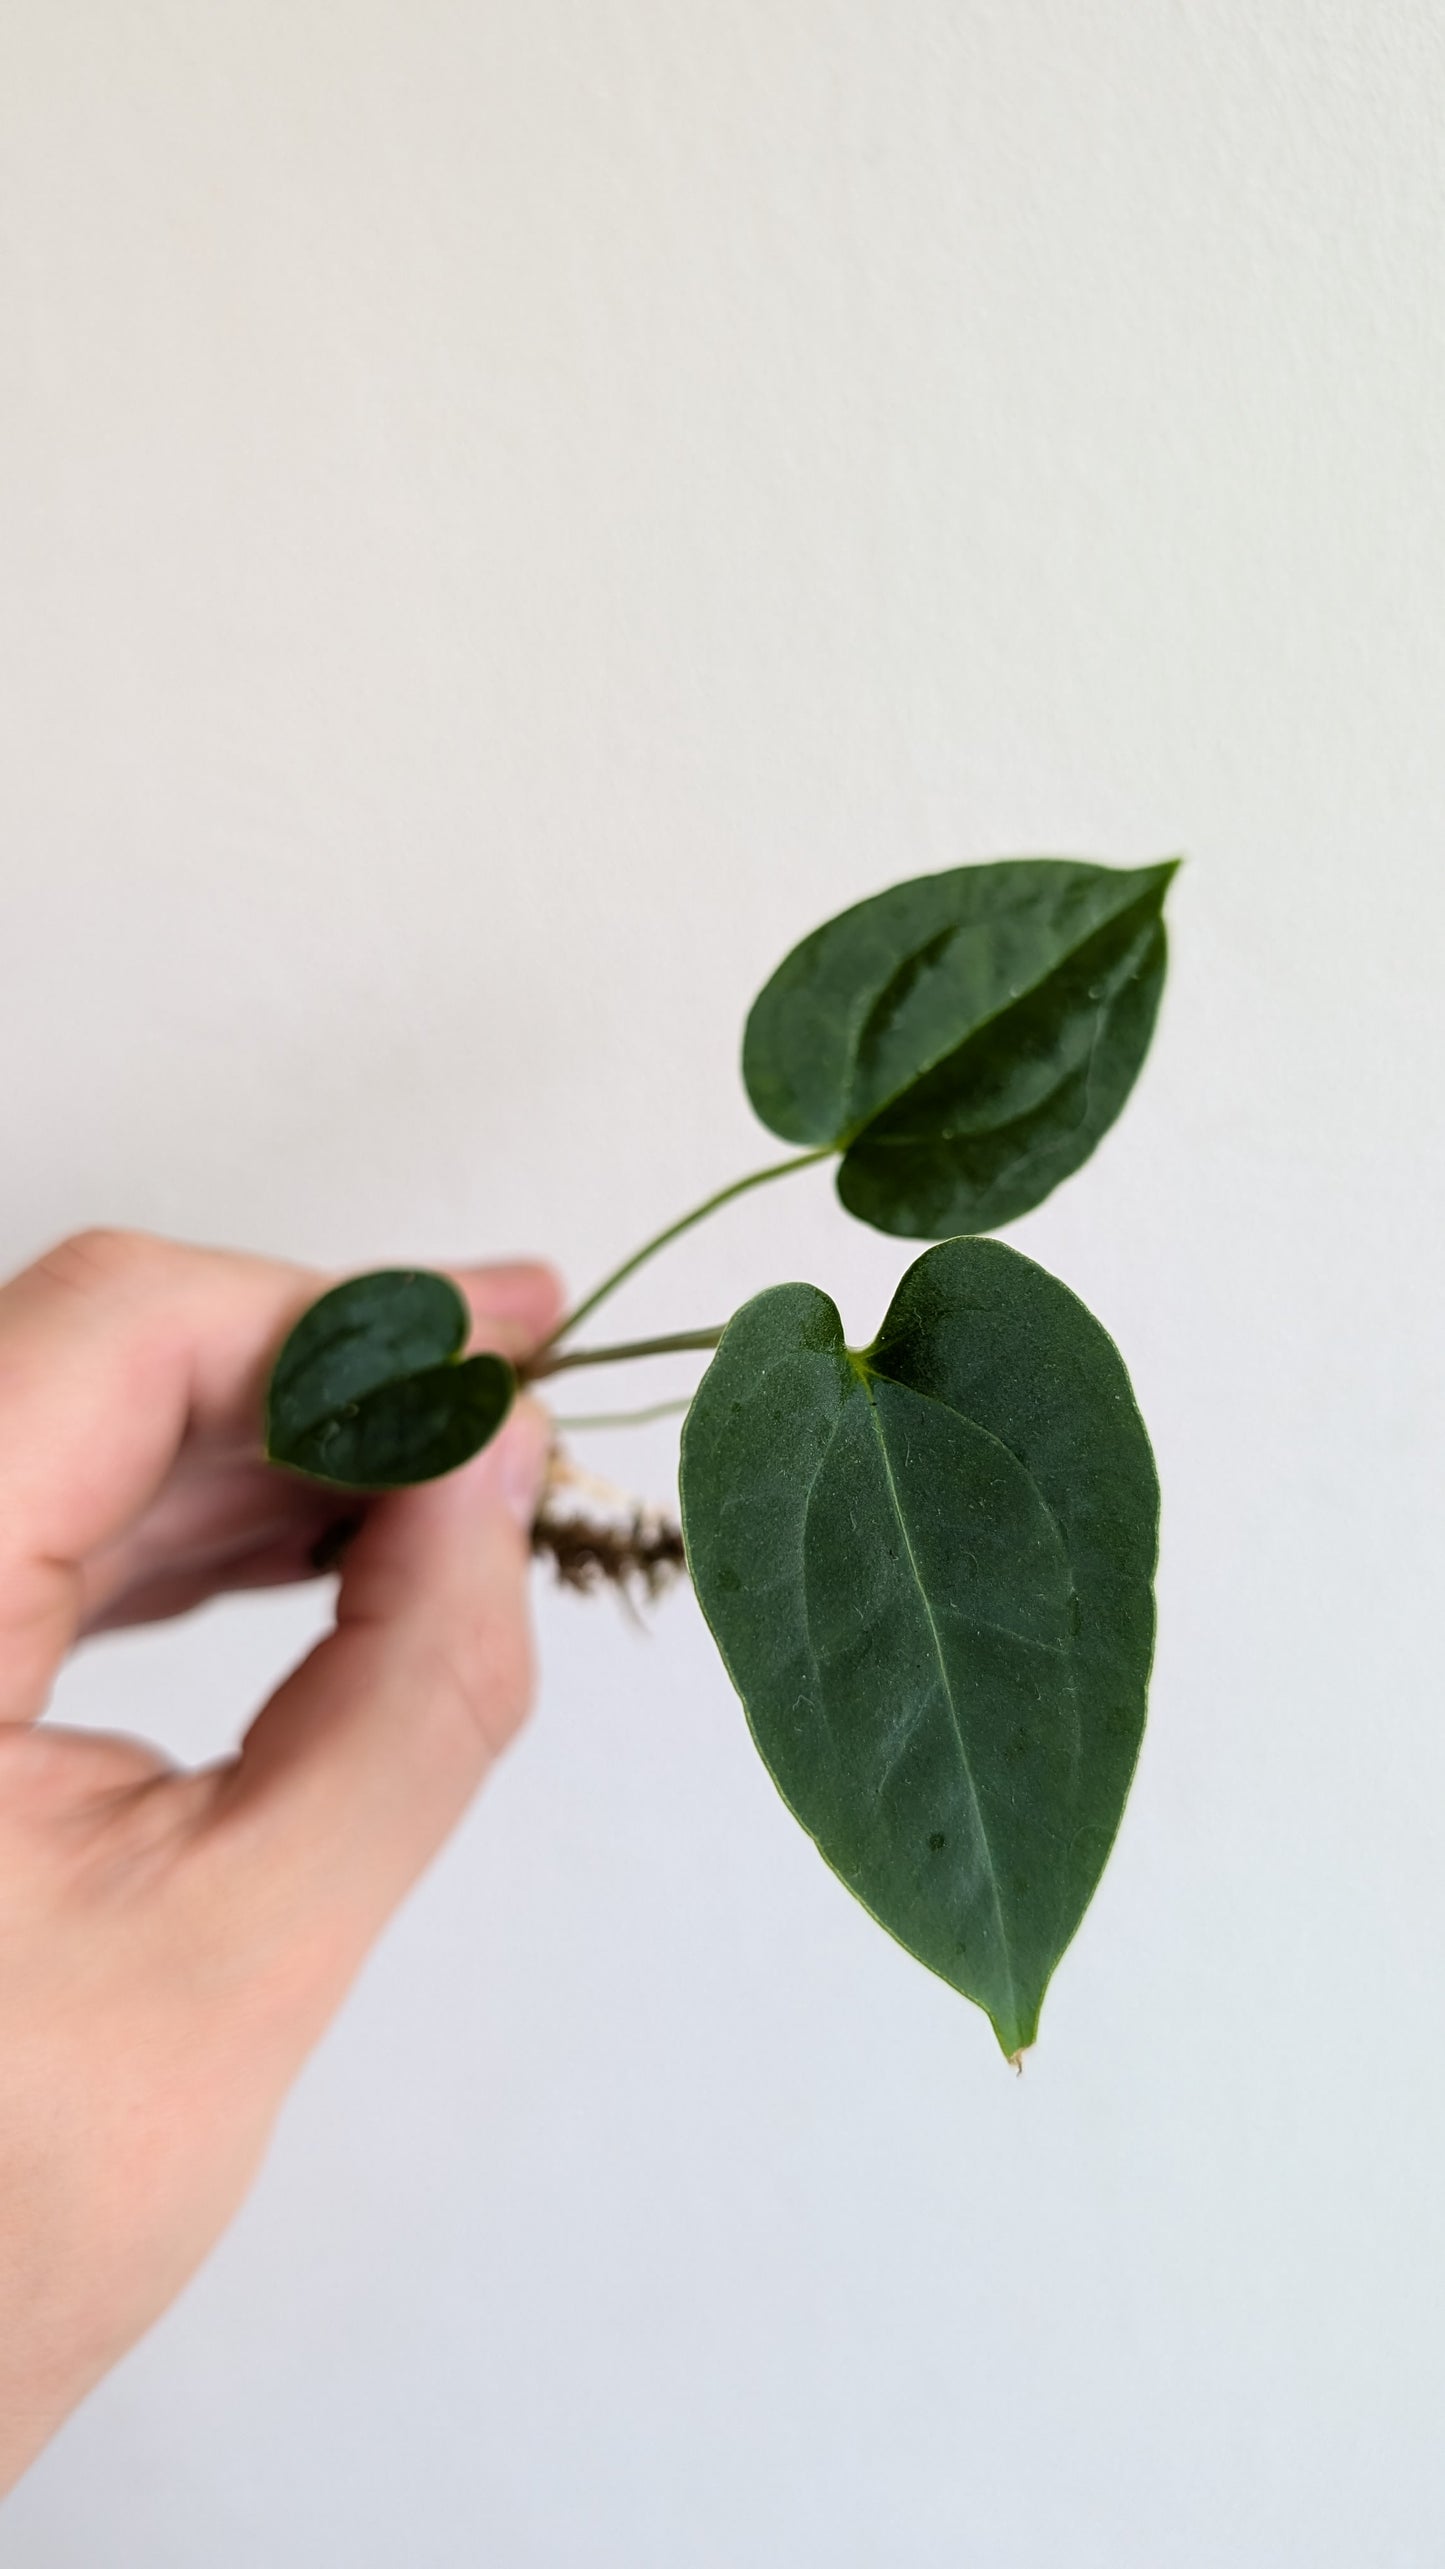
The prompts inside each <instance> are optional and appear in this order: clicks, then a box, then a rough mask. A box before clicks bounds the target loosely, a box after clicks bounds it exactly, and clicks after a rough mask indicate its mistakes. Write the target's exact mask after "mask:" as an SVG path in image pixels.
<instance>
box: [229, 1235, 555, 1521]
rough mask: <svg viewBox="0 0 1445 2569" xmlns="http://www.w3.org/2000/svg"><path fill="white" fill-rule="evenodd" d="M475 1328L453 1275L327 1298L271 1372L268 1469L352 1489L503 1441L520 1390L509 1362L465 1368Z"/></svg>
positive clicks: (357, 1285) (379, 1485)
mask: <svg viewBox="0 0 1445 2569" xmlns="http://www.w3.org/2000/svg"><path fill="white" fill-rule="evenodd" d="M470 1327H471V1315H470V1313H469V1312H468V1309H467V1306H466V1303H465V1301H464V1300H463V1298H462V1296H461V1294H460V1293H459V1292H458V1290H457V1287H456V1286H455V1285H454V1284H453V1283H452V1282H451V1281H450V1279H449V1278H448V1277H446V1276H436V1275H427V1274H422V1273H418V1272H416V1271H415V1270H413V1269H409V1268H408V1269H400V1268H396V1269H393V1268H387V1269H384V1270H383V1271H382V1272H380V1273H379V1274H376V1275H369V1276H353V1277H352V1278H351V1279H350V1281H349V1282H348V1283H346V1284H340V1285H337V1286H335V1287H334V1288H333V1290H332V1291H331V1292H330V1293H325V1294H323V1295H322V1296H321V1299H320V1301H319V1302H313V1304H312V1305H311V1308H310V1310H309V1311H307V1312H304V1313H303V1314H302V1317H301V1318H300V1320H298V1322H297V1324H296V1326H295V1328H294V1329H293V1330H292V1332H291V1335H290V1337H289V1338H288V1339H287V1341H286V1344H285V1346H284V1347H283V1348H282V1350H281V1353H280V1355H279V1356H278V1358H277V1360H276V1366H275V1370H274V1372H273V1374H272V1376H271V1385H270V1391H269V1394H268V1397H267V1404H266V1451H267V1454H268V1455H269V1457H270V1459H271V1461H272V1462H273V1463H285V1464H288V1465H289V1466H290V1467H291V1469H292V1470H293V1471H296V1472H305V1473H307V1474H308V1475H309V1476H310V1477H311V1478H312V1479H313V1480H319V1481H334V1482H336V1483H338V1484H339V1485H340V1486H341V1487H343V1488H346V1489H355V1490H389V1489H399V1488H402V1487H404V1486H405V1485H406V1484H408V1483H410V1482H413V1481H434V1480H436V1479H437V1478H438V1477H439V1476H440V1474H441V1473H443V1472H451V1471H454V1470H455V1469H456V1467H457V1465H458V1464H459V1463H465V1462H467V1461H468V1460H469V1459H470V1457H471V1456H472V1455H473V1454H476V1453H478V1452H479V1451H480V1449H481V1448H482V1446H483V1445H485V1444H486V1443H487V1441H488V1439H489V1438H490V1437H492V1436H494V1435H495V1434H496V1432H497V1429H498V1428H499V1427H500V1426H501V1424H502V1421H503V1419H504V1418H505V1417H506V1415H507V1411H508V1410H509V1408H510V1407H511V1404H512V1396H513V1393H514V1391H515V1389H516V1380H515V1377H514V1375H513V1372H512V1368H511V1366H510V1365H509V1364H508V1363H507V1362H506V1360H505V1358H504V1357H501V1356H471V1357H468V1358H467V1359H466V1360H465V1362H463V1361H461V1351H462V1349H463V1347H464V1346H465V1345H466V1341H467V1333H468V1331H469V1329H470Z"/></svg>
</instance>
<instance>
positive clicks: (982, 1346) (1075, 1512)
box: [682, 1240, 1158, 2057]
mask: <svg viewBox="0 0 1445 2569" xmlns="http://www.w3.org/2000/svg"><path fill="white" fill-rule="evenodd" d="M682 1509H683V1526H684V1531H685V1535H686V1541H687V1554H688V1562H689V1566H690V1568H691V1571H692V1576H693V1579H694V1582H695V1584H696V1587H697V1593H698V1596H699V1599H700V1600H701V1603H702V1607H703V1611H704V1613H705V1614H706V1616H707V1619H708V1622H709V1624H710V1625H711V1627H712V1630H713V1633H714V1636H715V1638H716V1640H717V1643H718V1646H719V1648H720V1650H721V1652H722V1655H723V1658H724V1660H725V1662H726V1664H727V1668H728V1671H729V1674H730V1675H731V1677H732V1679H733V1683H734V1684H735V1686H736V1687H737V1689H738V1692H739V1694H740V1695H741V1697H742V1700H743V1705H744V1709H745V1711H746V1713H747V1718H748V1722H749V1726H750V1728H751V1730H752V1734H753V1737H754V1740H755V1741H756V1743H757V1746H758V1748H759V1750H760V1751H761V1753H762V1756H763V1759H764V1761H765V1763H766V1764H767V1766H768V1768H769V1770H770V1772H771V1774H772V1776H773V1779H774V1781H775V1783H776V1784H777V1786H778V1789H779V1791H780V1792H781V1794H782V1795H783V1798H784V1800H785V1801H786V1802H787V1803H788V1805H789V1806H790V1808H791V1809H792V1811H793V1812H794V1813H795V1815H796V1816H797V1818H798V1819H799V1820H800V1821H801V1822H802V1824H803V1826H804V1828H805V1829H807V1830H808V1831H809V1833H810V1835H811V1836H812V1837H813V1838H814V1840H815V1841H816V1843H817V1845H818V1848H819V1850H820V1852H821V1853H822V1855H823V1856H824V1857H825V1858H826V1860H827V1862H828V1863H829V1864H830V1865H831V1866H832V1867H833V1870H834V1871H835V1872H836V1873H838V1874H839V1875H841V1877H842V1879H843V1881H844V1882H845V1883H846V1884H847V1885H848V1888H849V1890H850V1891H852V1892H853V1893H855V1895H856V1896H857V1898H858V1899H859V1900H861V1901H862V1902H863V1903H864V1905H865V1907H867V1908H868V1909H869V1910H871V1912H872V1913H873V1915H874V1917H875V1918H877V1919H878V1920H879V1922H880V1924H881V1925H883V1926H885V1927H886V1928H887V1929H888V1930H889V1932H890V1933H891V1934H892V1935H894V1936H896V1937H897V1939H898V1941H899V1942H900V1944H903V1945H905V1946H906V1947H907V1949H908V1951H909V1952H910V1953H912V1954H915V1955H916V1956H917V1957H918V1959H919V1961H920V1962H923V1963H926V1964H927V1965H928V1967H929V1969H930V1970H932V1971H936V1972H938V1973H939V1974H940V1975H941V1977H942V1978H943V1979H944V1980H946V1981H948V1982H950V1983H951V1984H952V1986H953V1987H954V1988H955V1989H958V1990H961V1991H962V1992H963V1994H964V1996H965V1997H967V1998H971V1999H973V2000H975V2001H976V2002H977V2004H978V2005H979V2006H981V2007H983V2008H984V2009H986V2011H987V2013H988V2014H989V2016H990V2017H991V2018H992V2021H993V2024H994V2028H995V2031H996V2032H997V2035H998V2039H999V2042H1000V2043H1001V2045H1002V2047H1003V2049H1004V2051H1005V2053H1007V2054H1008V2055H1009V2056H1010V2057H1012V2056H1013V2055H1014V2054H1016V2053H1017V2052H1019V2051H1021V2050H1022V2049H1023V2048H1024V2047H1025V2046H1026V2045H1027V2044H1029V2043H1031V2042H1032V2041H1033V2039H1034V2035H1035V2031H1036V2028H1037V2024H1038V2015H1039V2008H1040V2005H1041V2003H1042V2000H1043V1995H1044V1991H1045V1989H1046V1987H1047V1985H1048V1981H1049V1978H1050V1975H1051V1974H1052V1972H1053V1970H1054V1966H1055V1964H1056V1963H1057V1962H1058V1959H1059V1956H1060V1955H1061V1954H1062V1952H1063V1950H1064V1948H1065V1946H1066V1945H1067V1944H1068V1942H1069V1940H1070V1938H1071V1936H1072V1935H1073V1933H1074V1930H1075V1929H1076V1927H1077V1926H1078V1923H1079V1920H1080V1918H1081V1917H1082V1916H1083V1913H1084V1910H1085V1908H1086V1906H1087V1904H1088V1901H1089V1898H1090V1895H1091V1893H1092V1892H1093V1889H1094V1886H1095V1884H1096V1882H1097V1881H1098V1878H1099V1875H1100V1873H1101V1871H1102V1869H1103V1865H1104V1861H1105V1858H1106V1857H1107V1855H1108V1852H1109V1848H1110V1846H1111V1844H1112V1843H1113V1839H1114V1834H1115V1831H1116V1829H1117V1827H1118V1824H1119V1819H1120V1815H1121V1813H1122V1811H1123V1807H1124V1800H1125V1796H1126V1794H1127V1792H1128V1789H1129V1782H1130V1778H1131V1776H1132V1774H1133V1770H1134V1764H1135V1759H1136V1757H1137V1754H1138V1749H1139V1742H1140V1738H1141V1736H1142V1732H1143V1725H1144V1708H1145V1695H1146V1689H1147V1685H1148V1677H1149V1666H1150V1659H1151V1654H1152V1650H1153V1634H1154V1608H1153V1592H1152V1579H1153V1570H1154V1558H1155V1548H1156V1532H1157V1524H1158V1485H1157V1482H1156V1479H1155V1474H1154V1464H1153V1458H1152V1456H1151V1454H1150V1450H1149V1441H1148V1438H1147V1436H1146V1434H1145V1432H1144V1425H1143V1421H1142V1420H1141V1418H1140V1416H1139V1412H1138V1410H1137V1408H1136V1407H1135V1403H1134V1398H1133V1394H1132V1391H1131V1389H1130V1385H1129V1378H1128V1375H1127V1374H1126V1372H1125V1370H1124V1365H1123V1361H1122V1359H1121V1357H1120V1355H1119V1352H1118V1350H1117V1348H1116V1347H1115V1346H1114V1344H1113V1342H1112V1340H1111V1339H1110V1338H1109V1337H1108V1336H1107V1335H1106V1333H1105V1331H1104V1330H1103V1329H1101V1328H1100V1326H1099V1324H1098V1322H1097V1321H1096V1320H1094V1319H1093V1318H1092V1317H1091V1315H1090V1314H1089V1313H1088V1312H1087V1311H1086V1310H1085V1309H1084V1306H1083V1304H1082V1303H1080V1302H1079V1301H1078V1300H1077V1299H1076V1298H1075V1296H1074V1295H1073V1294H1071V1293H1070V1292H1068V1290H1067V1289H1066V1287H1065V1286H1063V1285H1062V1284H1060V1283H1059V1282H1058V1281H1057V1279H1056V1278H1055V1277H1053V1276H1051V1275H1049V1274H1048V1273H1047V1272H1046V1271H1045V1270H1044V1269H1043V1268H1042V1267H1038V1266H1035V1265H1034V1263H1033V1262H1032V1260H1031V1259H1028V1258H1024V1257H1021V1256H1020V1255H1019V1253H1018V1252H1017V1251H1016V1250H1013V1249H1008V1248H1005V1247H1004V1246H1003V1245H1002V1243H1000V1242H998V1241H991V1240H949V1241H945V1242H944V1243H943V1244H942V1245H941V1246H940V1247H938V1248H936V1249H931V1250H929V1251H927V1252H926V1253H925V1255H924V1256H923V1257H921V1258H920V1259H918V1260H917V1262H916V1263H915V1264H914V1265H913V1266H912V1267H911V1268H910V1269H909V1271H908V1273H907V1275H906V1276H905V1277H904V1279H903V1281H902V1283H901V1284H900V1286H899V1288H898V1291H897V1293H896V1295H895V1296H894V1299H893V1303H892V1306H891V1308H890V1310H889V1313H888V1317H887V1319H886V1320H885V1322H884V1325H883V1328H882V1330H881V1332H880V1334H879V1336H878V1338H877V1340H876V1341H875V1343H874V1345H873V1346H872V1347H871V1348H869V1349H868V1350H866V1352H865V1353H864V1354H862V1355H855V1354H853V1353H851V1352H850V1351H849V1349H848V1348H847V1347H846V1346H845V1344H844V1340H843V1331H842V1324H841V1322H840V1320H839V1317H838V1313H837V1310H836V1309H835V1307H834V1305H833V1303H832V1302H831V1301H830V1300H829V1299H828V1297H827V1295H826V1294H823V1293H819V1292H817V1291H815V1289H814V1288H813V1287H812V1286H811V1285H802V1284H795V1285H779V1286H777V1287H775V1288H774V1289H773V1290H772V1291H770V1292H767V1293H762V1294H759V1295H758V1296H757V1297H756V1299H755V1300H754V1301H752V1302H750V1303H748V1304H746V1305H745V1306H744V1308H743V1309H742V1310H741V1311H740V1312H739V1313H738V1315H737V1317H736V1318H735V1319H734V1320H733V1321H732V1323H731V1325H730V1326H729V1328H728V1330H727V1332H726V1334H725V1335H724V1337H723V1340H722V1343H721V1345H720V1347H719V1349H718V1352H717V1355H716V1356H715V1358H714V1359H713V1362H712V1364H711V1366H710V1367H709V1369H708V1372H707V1374H706V1376H705V1377H704V1380H703V1382H702V1385H701V1387H700V1389H699V1391H698V1394H697V1398H696V1399H695V1401H694V1403H693V1406H692V1409H691V1411H690V1413H689V1416H688V1420H687V1424H686V1428H685V1430H684V1435H683V1451H682Z"/></svg>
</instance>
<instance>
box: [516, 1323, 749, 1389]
mask: <svg viewBox="0 0 1445 2569" xmlns="http://www.w3.org/2000/svg"><path fill="white" fill-rule="evenodd" d="M725 1325H726V1324H725V1323H722V1322H719V1324H718V1326H717V1328H716V1329H679V1330H676V1331H675V1332H674V1333H673V1335H672V1336H671V1337H669V1338H628V1339H626V1340H624V1342H623V1344H622V1345H621V1346H620V1347H572V1348H569V1350H568V1352H567V1354H566V1355H565V1356H553V1355H550V1354H549V1353H548V1351H547V1349H546V1348H545V1347H544V1348H543V1349H542V1350H541V1353H540V1354H539V1355H536V1356H534V1357H533V1358H532V1361H531V1363H530V1364H529V1365H524V1366H523V1367H522V1380H523V1382H526V1383H539V1382H541V1381H542V1379H543V1377H544V1376H545V1375H547V1374H569V1373H571V1372H572V1370H573V1368H574V1367H575V1366H577V1365H625V1364H628V1363H630V1362H631V1360H632V1358H633V1357H634V1356H676V1355H680V1354H681V1353H682V1352H683V1350H684V1349H685V1348H688V1347H715V1346H716V1345H717V1343H718V1340H719V1339H720V1338H721V1336H722V1334H723V1328H724V1326H725Z"/></svg>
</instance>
